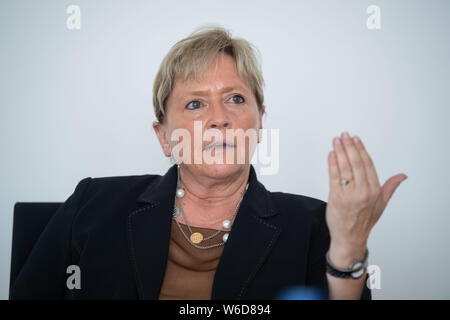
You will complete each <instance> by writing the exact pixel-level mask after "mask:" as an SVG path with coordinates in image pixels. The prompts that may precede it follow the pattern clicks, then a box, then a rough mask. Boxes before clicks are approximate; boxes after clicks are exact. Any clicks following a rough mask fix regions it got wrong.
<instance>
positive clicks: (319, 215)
mask: <svg viewBox="0 0 450 320" xmlns="http://www.w3.org/2000/svg"><path fill="white" fill-rule="evenodd" d="M269 195H270V198H271V200H272V203H273V206H274V207H275V210H276V211H278V213H279V214H280V216H281V217H282V218H283V220H286V219H287V220H289V221H290V222H297V223H305V222H308V224H314V225H315V224H319V225H320V224H322V223H323V222H324V220H325V212H326V206H327V202H325V201H323V200H320V199H317V198H313V197H310V196H306V195H300V194H293V193H287V192H271V191H269Z"/></svg>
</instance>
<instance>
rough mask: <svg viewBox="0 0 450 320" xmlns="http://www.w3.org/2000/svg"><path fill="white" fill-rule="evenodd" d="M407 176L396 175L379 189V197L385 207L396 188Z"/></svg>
mask: <svg viewBox="0 0 450 320" xmlns="http://www.w3.org/2000/svg"><path fill="white" fill-rule="evenodd" d="M406 178H407V176H406V175H405V174H397V175H395V176H392V177H390V178H389V179H388V180H387V181H386V182H385V183H384V185H383V187H382V188H381V195H382V198H383V201H384V203H385V205H386V204H387V203H388V201H389V200H390V199H391V197H392V195H393V194H394V192H395V190H396V189H397V187H398V186H399V185H400V183H402V182H403V181H404V180H405V179H406Z"/></svg>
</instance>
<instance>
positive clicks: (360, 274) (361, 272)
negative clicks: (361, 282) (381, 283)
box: [352, 268, 365, 279]
mask: <svg viewBox="0 0 450 320" xmlns="http://www.w3.org/2000/svg"><path fill="white" fill-rule="evenodd" d="M364 271H365V269H364V268H362V269H361V270H358V271H356V272H352V278H354V279H358V278H360V277H361V276H362V275H363V273H364Z"/></svg>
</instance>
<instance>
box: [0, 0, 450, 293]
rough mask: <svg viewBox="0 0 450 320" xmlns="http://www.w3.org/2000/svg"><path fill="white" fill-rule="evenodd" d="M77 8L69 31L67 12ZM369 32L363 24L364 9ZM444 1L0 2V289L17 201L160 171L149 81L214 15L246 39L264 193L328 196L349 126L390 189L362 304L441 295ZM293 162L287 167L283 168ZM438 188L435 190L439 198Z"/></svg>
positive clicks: (447, 35)
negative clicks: (267, 164)
mask: <svg viewBox="0 0 450 320" xmlns="http://www.w3.org/2000/svg"><path fill="white" fill-rule="evenodd" d="M71 4H75V5H79V6H80V8H81V29H80V30H72V31H71V30H68V29H67V28H66V19H67V17H68V14H66V8H67V7H68V6H69V5H71ZM372 4H374V5H378V6H379V7H380V8H381V29H380V30H369V29H368V28H367V27H366V19H367V17H368V15H367V13H366V8H367V7H368V6H369V5H372ZM449 9H450V2H448V1H425V0H423V1H400V0H398V1H381V0H371V1H366V0H353V1H313V0H310V1H276V2H274V1H261V0H258V1H240V0H239V1H237V0H228V1H212V0H204V1H199V0H195V1H167V0H164V1H126V0H121V1H111V0H109V1H105V0H96V1H87V0H71V1H56V0H54V1H42V0H40V1H31V0H30V1H23V0H20V1H18V0H14V1H13V0H9V1H2V2H1V4H0V49H1V50H0V66H1V71H0V107H1V113H0V125H1V126H0V130H1V132H0V133H1V134H0V143H1V145H0V150H1V166H0V174H1V179H0V298H3V299H6V298H7V297H8V286H9V268H10V254H11V236H12V232H11V231H12V210H13V206H14V203H15V202H17V201H64V200H65V199H67V197H68V196H69V195H70V194H71V193H72V192H73V190H74V187H75V185H76V183H77V182H78V181H79V180H81V179H82V178H84V177H86V176H92V177H99V176H111V175H130V174H147V173H160V174H162V173H164V172H165V171H166V170H167V168H168V167H169V162H168V161H167V159H166V158H164V157H163V155H162V152H161V151H160V147H159V144H158V142H157V140H156V137H155V136H154V133H153V131H152V128H151V122H152V121H153V120H154V115H153V107H152V85H153V79H154V76H155V74H156V71H157V69H158V67H159V64H160V63H161V60H162V59H163V57H164V55H165V54H166V53H167V51H168V50H169V48H170V47H171V46H172V45H173V44H174V43H175V42H177V41H178V40H180V39H182V38H184V37H186V36H187V35H188V34H189V33H190V32H192V31H193V30H194V29H195V28H197V27H199V26H200V25H203V24H206V23H216V24H220V25H222V26H224V27H226V28H228V29H230V30H231V31H232V32H233V35H234V36H237V37H244V38H246V39H247V40H249V41H251V42H252V43H253V44H254V45H255V46H257V47H258V48H259V50H260V52H261V54H262V64H263V72H264V76H265V80H266V91H265V98H266V106H267V111H268V115H267V117H266V118H265V123H264V125H265V127H266V128H279V129H280V138H281V146H280V148H281V149H280V170H279V173H278V174H277V175H274V176H260V180H262V182H263V183H264V184H265V185H266V187H267V188H268V189H270V190H272V191H285V192H292V193H297V194H304V195H308V196H311V197H315V198H319V199H322V200H325V201H326V200H327V198H328V169H327V161H326V157H327V153H328V152H329V151H330V150H331V149H332V146H331V140H332V138H333V137H334V136H336V135H338V134H340V133H341V132H342V131H345V130H346V131H349V132H350V134H357V135H359V136H360V137H361V138H362V140H363V142H364V143H365V144H366V146H367V148H368V150H369V153H370V155H371V156H372V158H373V159H374V162H375V165H376V168H377V172H378V175H379V178H380V180H381V183H382V184H383V183H384V182H385V181H386V180H387V179H388V178H389V177H391V176H392V175H395V174H397V173H406V174H407V175H408V179H407V180H406V181H405V182H403V183H402V184H401V185H400V187H399V188H398V189H397V191H396V193H395V194H394V196H393V198H392V199H391V201H390V203H389V204H388V207H387V208H386V210H385V212H384V214H383V216H382V217H381V219H380V220H379V222H378V224H377V225H376V226H375V228H374V229H373V231H372V234H371V238H370V240H369V249H370V258H369V263H370V264H376V265H378V266H379V267H380V268H381V289H377V290H373V297H374V299H394V298H400V299H431V298H437V299H449V298H450V278H449V277H447V276H446V271H447V270H449V269H450V256H449V249H448V244H449V242H450V235H449V232H448V231H447V228H448V226H449V225H450V210H449V208H448V195H449V187H450V182H449V181H450V173H449V170H448V164H449V163H450V153H449V150H448V147H449V144H448V139H449V138H450V135H449V129H448V127H447V124H448V120H449V119H450V111H449V107H450V98H449V82H450V64H449V57H450V42H449V40H448V39H450V20H449V19H448V13H449V12H450V11H449ZM293 169H295V174H292V170H293ZM446 199H447V200H446Z"/></svg>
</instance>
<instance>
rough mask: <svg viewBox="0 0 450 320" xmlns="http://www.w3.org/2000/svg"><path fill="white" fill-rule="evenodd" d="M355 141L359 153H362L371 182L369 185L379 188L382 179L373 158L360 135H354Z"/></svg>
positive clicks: (368, 179) (368, 178)
mask: <svg viewBox="0 0 450 320" xmlns="http://www.w3.org/2000/svg"><path fill="white" fill-rule="evenodd" d="M353 141H354V142H355V146H356V148H357V149H358V150H359V154H360V155H361V158H362V161H363V162H364V167H365V169H366V175H367V181H368V182H369V185H370V186H371V187H373V188H374V189H376V188H379V187H380V181H379V179H378V175H377V171H376V169H375V165H374V163H373V161H372V158H371V157H370V156H369V153H368V152H367V150H366V148H365V147H364V144H363V142H362V140H361V139H360V138H359V137H358V136H353Z"/></svg>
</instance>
